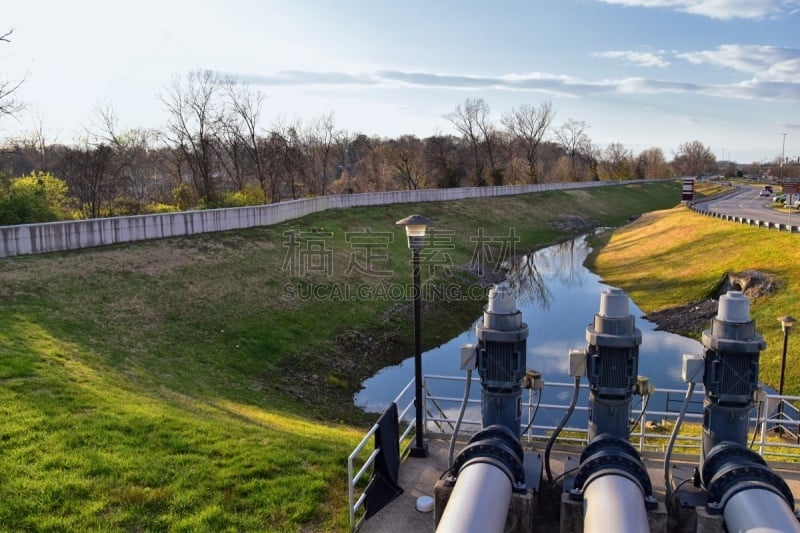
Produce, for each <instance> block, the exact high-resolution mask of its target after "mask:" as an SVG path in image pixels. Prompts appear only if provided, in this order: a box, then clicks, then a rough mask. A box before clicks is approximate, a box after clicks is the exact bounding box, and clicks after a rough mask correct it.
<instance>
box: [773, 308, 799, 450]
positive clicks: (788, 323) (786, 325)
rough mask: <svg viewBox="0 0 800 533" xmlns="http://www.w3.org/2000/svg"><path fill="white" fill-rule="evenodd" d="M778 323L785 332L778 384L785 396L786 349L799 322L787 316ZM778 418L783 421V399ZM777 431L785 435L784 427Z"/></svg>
mask: <svg viewBox="0 0 800 533" xmlns="http://www.w3.org/2000/svg"><path fill="white" fill-rule="evenodd" d="M778 322H780V323H781V330H782V331H783V356H782V357H781V377H780V381H779V382H778V395H779V396H783V375H784V373H785V372H786V347H787V344H788V341H789V332H790V331H791V330H792V326H794V323H795V322H797V320H795V319H794V318H792V317H790V316H789V315H786V316H782V317H780V318H778ZM778 418H779V419H781V420H782V419H783V398H781V401H780V403H779V404H778ZM777 431H778V434H779V435H783V425H778V427H777Z"/></svg>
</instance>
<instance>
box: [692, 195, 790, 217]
mask: <svg viewBox="0 0 800 533" xmlns="http://www.w3.org/2000/svg"><path fill="white" fill-rule="evenodd" d="M760 190H761V189H760V188H757V187H741V188H739V189H737V190H736V192H734V193H732V194H730V195H728V196H725V197H724V198H719V199H717V200H711V201H710V202H702V203H698V204H696V207H697V208H698V209H700V210H703V211H711V212H713V213H720V214H723V215H731V216H736V217H742V218H752V219H754V220H762V221H764V222H772V223H775V224H794V225H798V224H800V215H798V214H797V213H793V214H792V215H791V219H790V215H789V214H788V213H781V212H780V211H775V210H774V209H770V208H769V207H767V205H768V204H770V203H771V202H772V198H768V197H766V196H759V195H758V192H759V191H760Z"/></svg>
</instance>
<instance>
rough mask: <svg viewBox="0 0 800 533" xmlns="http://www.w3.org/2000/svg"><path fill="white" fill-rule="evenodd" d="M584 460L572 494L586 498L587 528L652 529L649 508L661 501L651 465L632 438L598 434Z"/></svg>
mask: <svg viewBox="0 0 800 533" xmlns="http://www.w3.org/2000/svg"><path fill="white" fill-rule="evenodd" d="M580 464H581V466H580V469H579V470H578V474H577V475H576V476H575V481H574V487H573V489H572V490H571V491H570V497H571V498H572V499H573V500H581V499H582V500H583V526H584V527H583V530H584V531H585V532H593V533H601V532H605V531H614V532H615V533H641V532H643V531H649V530H650V527H649V525H648V521H647V509H648V508H651V509H652V508H655V507H656V506H657V505H658V502H657V501H656V499H655V497H653V487H652V485H651V482H650V476H649V474H648V473H647V469H646V468H645V467H644V465H643V464H642V461H641V459H640V458H639V454H638V453H637V452H636V449H635V448H634V447H633V446H631V444H630V443H629V442H627V441H625V440H623V439H620V438H618V437H615V436H613V435H608V434H604V435H598V436H597V437H595V439H594V440H593V441H592V442H591V443H589V445H588V446H587V447H586V448H585V449H584V450H583V453H581V463H580Z"/></svg>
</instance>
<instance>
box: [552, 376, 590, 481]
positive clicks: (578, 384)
mask: <svg viewBox="0 0 800 533" xmlns="http://www.w3.org/2000/svg"><path fill="white" fill-rule="evenodd" d="M580 390H581V378H580V377H575V388H574V389H573V391H572V399H571V400H570V402H569V407H568V408H567V412H566V413H565V414H564V418H562V419H561V422H559V423H558V427H556V429H555V431H553V434H552V435H550V439H548V441H547V446H546V447H545V449H544V469H545V471H546V472H547V481H548V483H552V482H553V472H552V471H551V470H550V450H551V449H552V448H553V444H555V442H556V439H557V438H558V435H559V433H561V430H562V429H564V426H566V425H567V421H568V420H569V418H570V417H571V416H572V411H574V410H575V404H576V403H578V394H579V393H580Z"/></svg>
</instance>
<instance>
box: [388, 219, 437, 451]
mask: <svg viewBox="0 0 800 533" xmlns="http://www.w3.org/2000/svg"><path fill="white" fill-rule="evenodd" d="M431 224H433V222H432V221H431V220H430V219H428V218H425V217H423V216H420V215H411V216H410V217H406V218H404V219H403V220H398V221H397V225H399V226H405V229H406V236H407V237H408V247H409V248H411V274H412V282H413V289H412V290H413V291H414V293H413V294H412V301H413V304H414V306H413V307H414V407H415V408H416V414H415V416H416V421H415V429H416V435H415V439H414V445H413V446H411V448H410V450H409V455H410V456H411V457H427V456H428V443H426V442H425V440H424V431H425V417H424V413H423V406H424V404H425V402H424V399H423V397H422V326H421V315H422V313H421V309H420V303H421V301H422V291H421V286H420V285H421V284H420V258H419V255H420V251H421V250H422V247H423V246H424V245H425V229H426V227H427V226H429V225H431Z"/></svg>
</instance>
